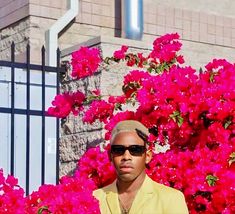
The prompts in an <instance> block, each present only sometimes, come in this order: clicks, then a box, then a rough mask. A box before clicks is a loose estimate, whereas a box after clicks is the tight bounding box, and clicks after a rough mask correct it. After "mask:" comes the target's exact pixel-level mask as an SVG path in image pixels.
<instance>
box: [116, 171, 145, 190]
mask: <svg viewBox="0 0 235 214" xmlns="http://www.w3.org/2000/svg"><path fill="white" fill-rule="evenodd" d="M145 176H146V174H145V172H142V173H141V174H140V175H139V176H138V177H137V178H136V179H135V180H133V181H130V182H126V181H122V180H121V179H117V189H118V193H119V194H123V193H124V194H125V193H126V194H133V193H134V194H135V193H136V192H137V191H138V190H139V188H140V187H141V185H142V184H143V182H144V179H145Z"/></svg>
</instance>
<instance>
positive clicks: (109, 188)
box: [93, 180, 116, 198]
mask: <svg viewBox="0 0 235 214" xmlns="http://www.w3.org/2000/svg"><path fill="white" fill-rule="evenodd" d="M110 191H113V192H115V191H116V180H115V181H114V182H113V183H111V184H109V185H107V186H105V187H102V188H99V189H96V190H94V191H93V195H94V196H95V197H96V198H101V197H102V196H105V195H106V193H107V192H110Z"/></svg>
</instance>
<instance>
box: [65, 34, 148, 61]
mask: <svg viewBox="0 0 235 214" xmlns="http://www.w3.org/2000/svg"><path fill="white" fill-rule="evenodd" d="M100 44H111V45H120V46H121V45H127V46H128V47H130V48H135V49H145V50H151V49H152V43H150V42H146V41H138V40H131V39H125V38H119V37H111V36H97V37H94V38H92V39H89V40H87V41H85V42H82V43H79V44H77V45H74V46H72V47H69V48H66V49H64V50H62V51H61V57H65V56H68V55H70V54H71V53H72V52H74V51H76V50H78V49H79V48H80V47H82V46H87V47H93V46H97V45H100Z"/></svg>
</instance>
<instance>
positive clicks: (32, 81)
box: [0, 43, 64, 195]
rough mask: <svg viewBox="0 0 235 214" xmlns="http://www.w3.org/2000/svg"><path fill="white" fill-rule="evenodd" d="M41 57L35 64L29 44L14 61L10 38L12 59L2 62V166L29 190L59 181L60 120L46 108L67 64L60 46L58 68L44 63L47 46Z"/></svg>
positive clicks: (0, 112) (0, 62)
mask: <svg viewBox="0 0 235 214" xmlns="http://www.w3.org/2000/svg"><path fill="white" fill-rule="evenodd" d="M41 58H42V63H41V65H36V64H31V63H30V46H29V45H28V46H27V48H26V63H18V62H15V45H14V43H12V46H11V61H0V168H3V170H4V172H5V175H6V174H11V175H14V176H15V177H17V178H18V179H19V184H20V186H21V187H23V188H24V189H25V192H26V195H28V194H29V193H30V192H32V191H33V190H36V189H37V188H38V187H39V186H40V185H42V184H44V183H58V180H59V146H58V142H59V120H58V119H56V118H53V117H50V116H48V115H47V114H46V110H47V108H48V107H49V106H50V103H51V101H52V99H53V98H54V96H55V95H56V94H58V92H59V78H60V74H61V73H63V72H64V69H63V68H61V67H60V63H59V61H60V51H59V50H57V66H56V67H50V66H46V65H45V48H44V47H42V49H41Z"/></svg>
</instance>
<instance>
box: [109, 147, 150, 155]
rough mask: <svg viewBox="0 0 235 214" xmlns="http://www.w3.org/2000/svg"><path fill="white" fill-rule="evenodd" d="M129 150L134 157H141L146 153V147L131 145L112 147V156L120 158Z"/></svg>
mask: <svg viewBox="0 0 235 214" xmlns="http://www.w3.org/2000/svg"><path fill="white" fill-rule="evenodd" d="M126 150H128V151H129V152H130V154H131V155H133V156H141V155H142V154H143V153H144V152H145V151H146V147H145V146H141V145H131V146H128V147H126V146H123V145H111V154H113V155H116V156H120V155H123V154H124V153H125V151H126Z"/></svg>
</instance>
